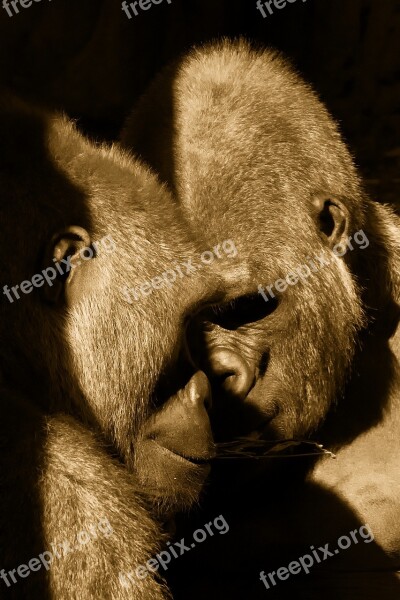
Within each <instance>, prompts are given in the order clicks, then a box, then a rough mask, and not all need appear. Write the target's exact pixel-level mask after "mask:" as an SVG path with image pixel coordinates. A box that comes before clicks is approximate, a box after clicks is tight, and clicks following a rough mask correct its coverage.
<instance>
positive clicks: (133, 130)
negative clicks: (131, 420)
mask: <svg viewBox="0 0 400 600" xmlns="http://www.w3.org/2000/svg"><path fill="white" fill-rule="evenodd" d="M122 144H123V146H124V147H125V148H130V149H132V150H134V151H135V152H136V153H138V154H139V155H140V156H141V157H142V158H143V159H144V160H145V161H146V162H148V164H150V165H151V166H152V167H153V168H154V169H155V170H156V171H157V172H158V173H159V176H160V178H161V180H162V181H165V182H167V183H168V185H169V187H170V189H171V190H172V192H173V193H174V196H175V200H176V201H177V202H178V204H179V205H180V207H181V208H182V212H183V214H184V215H185V218H186V219H187V221H188V222H190V223H191V225H192V227H193V228H195V227H196V226H197V228H198V230H199V231H201V232H202V233H203V235H204V236H205V238H206V240H207V242H208V244H209V245H212V244H214V243H216V242H217V241H218V240H219V239H222V238H223V237H226V238H227V237H229V238H232V239H233V240H234V241H235V244H236V246H237V248H238V256H237V259H236V265H235V267H236V273H235V277H236V299H235V300H234V301H233V302H232V303H230V304H227V305H225V307H222V308H219V309H218V310H210V309H208V310H206V311H204V312H203V313H202V314H201V315H199V317H198V319H197V323H196V324H195V325H193V327H192V329H191V343H192V348H193V353H194V355H195V356H196V358H197V361H198V364H200V365H201V366H202V368H204V370H205V371H206V373H207V375H208V376H209V377H210V380H211V381H212V388H213V399H214V402H213V415H212V424H213V430H214V432H215V435H216V439H217V440H222V441H227V440H228V441H229V440H232V439H235V438H236V437H237V436H253V437H256V438H263V437H264V438H265V439H282V438H283V439H285V438H292V437H295V438H300V439H301V438H313V439H317V440H318V441H319V442H323V443H324V444H325V445H327V446H329V447H330V448H331V449H333V450H334V451H335V452H336V453H337V459H336V460H335V461H334V460H332V459H330V458H326V457H324V458H322V459H320V460H307V459H305V460H304V459H295V458H292V459H287V460H285V459H279V460H275V461H273V460H262V461H259V462H257V463H256V466H255V467H254V468H253V465H252V463H249V461H246V460H244V461H240V460H237V461H230V462H229V461H226V462H223V461H222V460H221V461H220V462H219V463H217V464H218V467H217V468H216V469H215V471H214V480H215V484H214V487H213V488H212V490H211V491H210V494H209V497H208V500H207V501H206V503H205V505H204V511H203V512H202V513H201V514H200V515H198V516H197V518H195V519H194V521H193V522H189V523H188V524H187V527H188V530H192V529H195V528H196V525H199V524H201V523H202V522H206V519H207V518H209V517H210V516H211V515H212V514H213V513H214V512H215V511H218V512H221V511H223V512H224V515H225V517H226V518H227V520H228V522H231V533H230V537H229V539H228V536H226V538H224V540H218V541H217V542H215V541H214V546H212V544H211V542H209V545H208V546H207V550H206V549H205V548H204V553H203V554H202V555H201V558H199V556H198V555H197V556H194V555H193V556H192V555H191V558H192V560H193V564H194V565H195V564H196V562H197V563H198V561H199V560H205V561H206V563H205V566H204V569H205V570H206V572H207V573H208V577H207V578H206V579H204V578H203V579H202V581H201V583H200V582H199V581H197V580H196V583H195V585H194V586H193V577H195V575H194V574H195V572H196V571H195V567H194V570H193V571H191V570H190V558H189V557H188V558H187V560H186V562H187V564H184V565H181V566H180V568H178V567H177V573H176V581H175V590H176V597H177V598H186V597H187V594H188V593H189V590H190V593H191V597H193V598H197V597H198V598H201V597H205V596H207V597H209V598H216V599H217V598H219V597H221V595H222V596H223V597H229V598H238V599H239V598H243V597H248V598H263V597H265V593H268V594H270V597H272V598H274V597H276V598H286V597H290V598H293V597H294V595H296V597H299V598H300V597H301V598H307V599H309V598H313V599H314V598H318V599H319V598H320V597H321V596H322V595H323V597H329V598H335V599H336V598H339V597H340V598H341V599H342V598H345V599H346V600H347V599H349V600H350V599H352V600H353V599H354V598H371V599H372V598H376V597H377V594H378V593H379V597H384V598H387V599H388V600H392V599H393V600H394V598H397V597H398V595H399V591H400V586H399V583H398V581H397V579H396V576H395V571H396V570H397V569H399V567H400V529H399V514H400V503H399V489H400V476H399V471H398V466H397V459H398V454H399V450H400V448H399V446H400V443H399V436H398V426H399V420H400V407H399V401H400V395H399V388H400V385H399V382H400V379H399V356H400V341H399V336H400V333H399V329H398V316H399V305H398V303H399V296H400V273H399V268H400V267H399V264H400V260H399V258H400V233H399V231H400V230H399V222H398V219H397V217H396V216H395V215H394V214H393V213H392V211H391V210H390V209H389V208H387V207H384V206H380V205H378V204H376V203H374V202H372V201H370V200H369V199H368V198H367V197H366V195H365V193H364V191H363V189H362V186H361V184H360V181H359V178H358V176H357V173H356V171H355V168H354V165H353V162H352V159H351V157H350V155H349V153H348V151H347V149H346V147H345V146H344V144H343V143H342V141H341V139H340V136H339V133H338V130H337V127H336V125H335V124H334V123H333V121H332V119H331V118H330V116H329V115H328V113H327V111H326V110H325V108H324V107H323V106H322V105H321V103H320V102H319V100H318V99H317V97H316V96H315V95H314V93H313V92H312V91H311V90H310V88H309V87H308V86H307V85H305V84H304V83H303V82H302V81H301V79H300V78H299V77H298V76H297V75H295V74H294V73H293V72H292V70H291V69H290V68H289V67H288V66H287V64H286V63H285V62H284V61H283V60H282V59H281V58H280V57H279V56H278V55H276V54H274V53H272V52H254V51H252V50H250V49H249V48H248V47H247V46H246V45H245V44H243V43H239V44H236V45H233V44H232V45H231V44H229V43H228V42H226V43H223V44H220V45H215V46H211V47H206V48H204V49H200V50H196V51H194V52H193V53H192V55H191V56H190V57H189V58H187V59H184V60H183V61H182V62H180V63H176V64H174V65H172V66H171V67H170V68H168V69H167V70H166V71H165V72H164V73H163V74H161V75H160V77H159V78H158V79H157V80H156V81H155V82H154V83H153V85H152V86H151V87H150V89H149V91H148V93H147V94H146V95H145V96H144V98H143V99H142V101H141V102H140V103H139V105H138V107H137V108H136V109H135V110H134V112H133V114H132V116H131V117H130V119H129V120H128V122H127V124H126V127H125V130H124V132H123V134H122ZM360 230H362V231H363V232H364V234H365V235H366V237H367V241H368V244H367V243H365V244H363V246H364V248H363V249H362V248H361V244H360V245H358V246H356V245H353V250H352V251H348V252H347V253H346V254H344V255H343V256H342V257H339V256H337V255H336V254H335V251H334V250H335V248H336V246H337V244H345V243H346V240H348V239H349V236H352V239H353V236H354V235H355V233H356V232H358V231H360ZM317 256H318V257H321V259H322V261H323V266H321V267H320V268H318V269H317V272H315V273H312V274H311V275H310V276H309V277H307V278H304V279H303V280H302V279H300V280H299V282H298V283H296V284H294V285H287V286H286V287H287V289H286V290H285V291H283V292H282V293H276V292H275V298H274V299H273V300H271V299H270V300H269V301H268V302H265V300H264V299H263V297H262V296H261V294H260V293H259V291H258V286H259V285H260V284H261V285H262V286H264V288H266V287H267V286H268V285H271V284H274V282H275V281H276V280H277V279H279V278H286V276H287V275H288V273H290V272H292V271H293V269H294V268H295V267H299V266H301V265H304V264H306V265H307V264H309V260H310V258H311V259H313V260H314V262H316V264H317V265H318V266H319V262H317V261H316V260H315V259H314V257H317ZM325 263H327V264H325ZM218 265H219V267H220V268H221V272H224V276H225V278H226V280H228V279H229V278H230V276H233V274H232V273H230V272H229V271H230V269H231V266H230V265H231V263H230V264H229V265H228V264H222V263H218ZM218 512H217V513H216V514H218ZM365 523H368V524H369V526H370V527H371V529H372V531H373V532H374V535H375V540H374V542H373V543H369V544H358V545H355V544H354V545H353V546H352V548H351V549H349V550H347V551H346V552H342V553H341V555H340V556H338V557H334V559H332V560H330V561H328V562H327V563H324V570H318V569H316V571H315V573H314V574H313V576H311V575H309V576H307V577H306V578H303V579H301V578H296V577H291V581H290V582H284V583H283V582H280V583H279V586H278V587H277V588H274V589H270V590H268V592H267V590H266V589H265V586H264V585H263V584H262V583H261V582H260V580H259V577H258V573H259V571H261V570H264V571H265V572H266V573H267V572H269V571H271V570H273V569H275V570H276V568H278V567H280V566H287V563H289V562H290V560H295V559H296V558H297V557H298V556H301V555H302V554H305V553H307V551H308V550H309V546H310V545H311V544H314V545H315V546H318V545H323V544H324V543H325V542H327V541H329V540H330V541H332V542H333V543H334V542H335V541H336V540H337V538H338V537H340V536H342V535H345V534H347V533H348V532H349V531H350V530H352V529H353V528H354V527H355V526H357V525H358V526H360V525H361V524H365ZM211 546H212V547H213V550H214V551H215V552H212V551H211V550H210V548H211ZM342 569H344V574H343V573H342V574H340V571H341V570H342ZM346 572H347V575H346ZM184 573H185V574H186V579H185V576H184ZM183 579H184V581H185V582H186V583H185V582H183ZM185 586H186V587H185ZM193 587H194V589H195V590H196V591H195V593H194V595H193ZM377 590H379V592H378V591H377ZM196 594H197V595H196Z"/></svg>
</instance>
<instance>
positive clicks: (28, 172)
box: [0, 95, 218, 600]
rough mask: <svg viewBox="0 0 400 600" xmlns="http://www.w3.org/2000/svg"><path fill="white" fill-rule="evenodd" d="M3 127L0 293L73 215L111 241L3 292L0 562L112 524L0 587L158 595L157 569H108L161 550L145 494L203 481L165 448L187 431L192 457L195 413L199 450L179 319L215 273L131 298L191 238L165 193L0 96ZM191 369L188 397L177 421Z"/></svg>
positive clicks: (144, 174) (50, 120) (199, 383)
mask: <svg viewBox="0 0 400 600" xmlns="http://www.w3.org/2000/svg"><path fill="white" fill-rule="evenodd" d="M0 135H1V139H2V146H1V149H0V189H1V201H0V223H1V226H0V227H1V232H0V279H1V288H2V289H3V285H9V286H10V287H11V286H14V285H15V284H17V283H18V284H19V283H21V282H22V281H23V280H26V279H31V278H32V276H33V275H34V274H36V273H40V272H41V270H42V269H43V268H44V267H48V266H53V262H52V260H51V257H52V254H53V253H54V252H58V251H59V249H60V248H61V247H62V243H63V241H65V240H68V243H69V244H70V245H71V248H75V246H77V245H78V244H81V243H82V240H81V239H80V238H79V236H77V235H76V234H74V235H72V236H71V235H70V233H69V234H68V233H65V231H67V232H68V231H70V230H69V229H68V228H69V227H70V226H74V227H75V226H79V227H80V228H81V229H80V230H79V231H85V232H86V233H87V235H88V236H89V238H90V240H91V242H96V241H98V240H100V239H102V238H103V236H106V235H112V238H113V240H114V242H115V249H114V251H113V252H112V253H110V254H107V253H105V252H99V253H97V256H95V258H93V259H92V260H90V261H87V262H86V263H85V264H82V265H81V266H76V268H75V270H74V271H73V274H72V276H71V273H69V275H68V277H67V278H59V280H57V281H56V282H54V287H51V288H50V287H49V288H47V287H46V288H45V287H42V288H40V289H39V288H38V289H34V290H33V291H32V292H31V293H30V294H26V295H25V294H22V293H21V297H20V299H19V300H14V302H12V303H11V302H9V301H8V300H7V299H6V296H5V295H4V294H2V295H1V304H0V310H1V319H0V339H1V344H0V346H1V349H0V353H1V370H0V382H1V386H2V392H1V404H0V407H1V418H0V446H1V459H0V482H1V518H0V548H1V551H0V569H4V570H5V571H6V572H8V571H9V570H11V569H16V568H17V567H18V566H19V565H20V564H27V563H28V561H30V559H32V558H35V557H37V556H38V555H39V554H40V553H42V552H44V551H51V549H52V548H51V544H52V543H53V542H55V543H57V542H62V541H64V540H73V539H74V538H75V537H76V535H77V533H79V531H82V530H88V528H89V527H90V525H93V523H96V522H97V521H99V519H101V518H107V519H108V521H109V523H110V525H111V527H112V529H113V534H112V535H111V536H107V537H105V536H103V537H101V536H98V539H96V540H94V541H92V542H91V543H90V544H88V545H87V546H85V547H83V549H79V550H77V551H74V552H72V553H70V554H68V555H67V556H66V557H65V558H61V559H59V560H56V561H54V563H53V564H52V565H51V566H50V569H49V571H48V572H46V570H45V569H44V567H42V568H41V570H39V571H37V572H31V573H30V574H29V576H28V577H25V578H22V577H19V576H18V575H17V578H18V581H17V583H13V584H12V585H11V586H10V587H9V588H7V587H6V583H5V582H4V581H1V582H0V584H1V592H0V596H1V597H3V596H4V595H5V596H7V597H15V598H32V599H40V600H44V599H46V598H56V599H57V600H62V599H64V598H65V599H67V598H68V600H72V599H76V600H78V599H82V600H83V599H84V600H87V599H89V598H93V599H94V598H102V599H104V600H106V599H116V598H118V599H122V598H141V599H145V600H156V599H161V598H164V597H167V596H168V592H167V591H166V589H165V588H164V586H163V584H162V583H161V582H160V581H158V579H157V577H156V576H153V575H150V574H148V576H147V578H146V579H139V578H137V585H136V586H132V587H131V588H129V589H125V588H124V587H122V586H121V584H120V581H119V573H120V572H124V573H126V572H130V571H134V570H135V568H136V567H138V566H141V565H144V564H145V563H146V561H147V560H148V559H149V558H151V557H152V556H153V555H154V554H155V552H156V551H157V548H159V547H160V544H161V541H162V539H163V537H162V534H161V530H160V526H159V524H158V523H157V522H156V520H155V519H154V517H152V516H151V514H150V501H151V502H154V503H155V508H157V506H160V507H162V509H163V515H166V514H168V513H169V511H172V512H173V511H174V510H176V509H177V508H178V507H183V506H187V505H190V503H191V502H193V501H194V500H196V498H197V496H198V492H199V490H200V489H201V486H202V484H203V482H204V478H205V475H206V469H205V468H203V467H201V466H198V465H195V464H192V462H190V460H184V458H181V456H177V457H176V456H175V455H174V451H175V450H176V451H177V452H179V451H180V448H181V446H182V443H183V442H182V440H184V441H185V445H186V446H188V454H187V456H189V457H190V456H191V453H190V442H189V443H187V442H186V439H187V437H188V436H190V432H191V428H192V422H193V421H195V418H194V417H195V416H196V417H198V415H201V418H200V417H199V418H198V419H197V421H196V423H197V425H196V427H197V429H196V432H195V433H194V434H193V436H192V437H195V439H196V441H197V443H198V448H200V450H202V449H203V447H204V448H205V450H204V452H206V450H207V449H208V446H209V440H208V437H207V436H208V429H209V424H208V417H207V416H206V411H205V408H204V402H205V397H206V396H207V394H208V388H207V385H206V384H205V377H204V375H201V374H200V375H199V374H196V376H195V377H193V369H192V370H190V368H189V367H187V368H182V366H181V367H180V368H179V371H177V370H176V369H175V366H174V365H175V364H176V361H177V357H178V355H179V353H180V351H181V350H180V349H181V341H182V333H183V324H184V321H185V318H186V317H187V315H188V314H191V312H192V311H193V310H194V309H199V308H200V307H201V305H202V302H208V301H209V300H212V298H213V294H214V293H215V292H216V291H217V288H218V279H217V277H215V278H214V277H213V276H212V274H211V270H209V271H208V274H207V277H205V276H201V277H197V278H191V279H188V278H186V279H180V278H177V281H176V283H175V284H174V286H171V287H164V288H163V289H160V290H157V291H156V292H155V293H153V294H152V295H150V296H148V297H147V298H144V299H142V300H141V301H136V302H134V303H132V304H128V303H127V302H126V301H125V300H124V298H123V293H122V291H121V289H122V288H123V286H124V285H128V286H129V285H133V284H136V283H140V282H142V281H145V280H146V279H148V278H151V277H154V276H155V275H157V274H159V273H160V272H162V271H164V270H165V269H166V268H168V267H169V266H170V264H171V263H172V262H174V261H179V260H182V259H189V258H190V257H192V256H194V255H195V254H196V253H197V252H198V250H199V248H197V247H196V245H195V244H194V242H193V241H192V239H191V238H190V237H189V235H188V234H187V232H186V228H185V226H184V223H183V221H182V219H181V218H180V216H179V214H178V212H177V210H176V209H175V208H174V207H173V203H172V201H171V199H170V197H169V194H168V193H167V191H166V190H165V189H163V187H162V186H161V185H160V184H159V182H158V181H157V179H156V177H155V176H153V175H152V174H151V173H150V171H149V170H148V169H147V168H145V167H144V166H142V165H141V164H140V163H139V162H138V161H136V160H131V159H130V158H128V157H127V156H126V155H124V154H123V153H122V152H120V151H119V150H117V149H116V148H111V149H109V148H99V147H95V146H94V145H92V144H90V143H89V142H88V141H87V140H85V139H84V138H83V137H82V136H81V135H80V134H79V133H78V132H77V131H76V130H75V128H74V126H73V125H72V124H71V123H70V122H68V121H67V120H65V119H64V118H62V117H60V116H57V115H50V114H46V113H42V112H41V111H39V110H34V109H31V108H28V107H27V106H26V105H25V104H23V103H22V102H20V101H18V100H16V99H15V98H11V97H10V96H8V95H3V96H2V98H1V101H0ZM60 232H61V233H60ZM54 235H57V236H58V237H57V239H59V240H60V241H59V242H57V243H58V244H59V245H58V246H57V245H56V246H54V244H55V242H53V241H52V240H53V239H54V238H53V236H54ZM68 235H69V238H68ZM82 235H83V234H82ZM67 250H68V248H67ZM49 252H50V254H49ZM73 252H75V250H71V253H73ZM81 262H82V261H81ZM56 289H57V290H59V296H57V297H56V295H55V291H54V290H56ZM161 376H162V377H161ZM160 379H163V381H164V384H165V381H167V382H168V391H167V387H166V386H165V385H164V386H163V384H162V383H160ZM188 381H190V382H191V384H190V385H191V386H192V388H191V389H192V390H193V388H195V389H196V390H197V392H198V393H197V395H196V402H195V401H194V400H193V398H192V399H191V400H190V406H189V407H188V409H187V410H186V412H187V420H185V419H181V420H180V421H179V424H178V425H177V424H176V417H174V415H175V414H176V412H179V411H180V413H181V412H182V410H183V409H182V406H185V402H189V401H188V400H187V398H186V394H185V390H186V389H187V387H186V386H187V382H188ZM160 407H161V409H162V410H160ZM159 413H162V417H161V419H160V420H158V414H159ZM166 415H167V416H166ZM168 415H170V417H168ZM157 423H158V429H157ZM182 428H183V429H182ZM171 431H172V434H171ZM164 440H169V443H170V444H172V448H171V446H168V448H167V450H166V449H165V447H164ZM171 440H172V441H171ZM200 450H199V451H200ZM207 451H208V450H207ZM185 456H186V454H185ZM172 475H173V476H172Z"/></svg>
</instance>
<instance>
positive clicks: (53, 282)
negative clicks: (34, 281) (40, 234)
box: [41, 225, 93, 304]
mask: <svg viewBox="0 0 400 600" xmlns="http://www.w3.org/2000/svg"><path fill="white" fill-rule="evenodd" d="M85 249H87V250H88V252H90V253H91V256H90V257H86V256H83V250H85ZM92 257H93V250H92V248H91V239H90V236H89V233H88V232H87V231H86V229H83V228H82V227H79V226H77V225H71V226H69V227H66V228H65V229H63V230H62V231H60V232H58V233H56V234H55V235H53V236H52V238H51V240H50V242H49V244H48V246H47V248H46V251H45V256H44V261H43V263H44V264H43V270H42V274H43V279H44V280H45V282H44V285H43V287H42V289H41V292H42V297H43V299H44V300H46V301H47V302H49V303H51V304H58V303H60V302H62V301H63V300H64V298H65V295H66V292H67V291H68V295H69V296H70V297H71V296H72V298H73V297H74V294H73V293H72V294H71V292H72V285H71V284H72V282H73V281H74V283H75V280H76V278H77V277H78V273H79V271H80V265H81V264H82V262H83V261H85V260H88V258H92ZM70 299H71V298H70Z"/></svg>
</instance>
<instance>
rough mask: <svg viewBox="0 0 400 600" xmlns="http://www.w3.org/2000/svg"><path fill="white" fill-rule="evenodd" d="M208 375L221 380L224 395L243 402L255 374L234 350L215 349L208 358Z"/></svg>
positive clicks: (252, 383)
mask: <svg viewBox="0 0 400 600" xmlns="http://www.w3.org/2000/svg"><path fill="white" fill-rule="evenodd" d="M208 367H209V371H210V372H209V375H210V377H211V378H212V379H219V380H222V383H221V385H222V388H223V389H224V391H225V392H226V393H228V394H229V395H231V396H235V397H236V398H238V399H240V400H244V399H245V398H246V396H247V394H248V393H249V391H250V390H251V388H252V387H253V385H254V381H255V372H254V370H253V369H251V367H250V366H249V365H248V364H247V362H246V360H245V359H244V358H243V357H242V356H241V355H240V354H239V353H238V352H236V351H235V350H231V349H230V348H217V349H215V350H213V351H212V352H211V354H210V356H209V358H208Z"/></svg>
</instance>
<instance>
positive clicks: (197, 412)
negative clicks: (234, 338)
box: [144, 371, 216, 467]
mask: <svg viewBox="0 0 400 600" xmlns="http://www.w3.org/2000/svg"><path fill="white" fill-rule="evenodd" d="M210 402H211V387H210V383H209V381H208V379H207V377H206V375H205V374H204V373H203V372H202V371H197V372H196V373H194V374H193V375H192V376H191V377H190V379H189V381H188V382H187V383H186V385H184V386H183V387H182V388H181V389H180V390H179V391H178V392H177V393H176V394H174V395H173V396H172V397H171V398H169V400H168V401H167V402H166V403H165V404H164V405H163V406H162V407H161V409H160V410H159V411H157V412H156V413H155V414H154V415H153V417H152V418H151V419H150V421H149V423H148V424H147V428H146V432H145V433H144V438H145V440H147V442H148V443H150V444H151V446H152V447H153V449H154V451H155V452H157V453H160V452H161V454H162V455H163V456H164V458H166V459H167V460H168V459H171V458H173V459H174V460H175V461H177V460H178V461H179V462H180V463H181V464H182V465H183V464H184V463H191V464H192V465H193V466H194V465H196V466H199V467H202V466H205V465H207V464H208V463H209V462H210V461H211V460H212V459H213V458H215V456H216V447H215V443H214V439H213V435H212V431H211V423H210V419H209V415H208V412H207V407H208V406H209V405H210Z"/></svg>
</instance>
